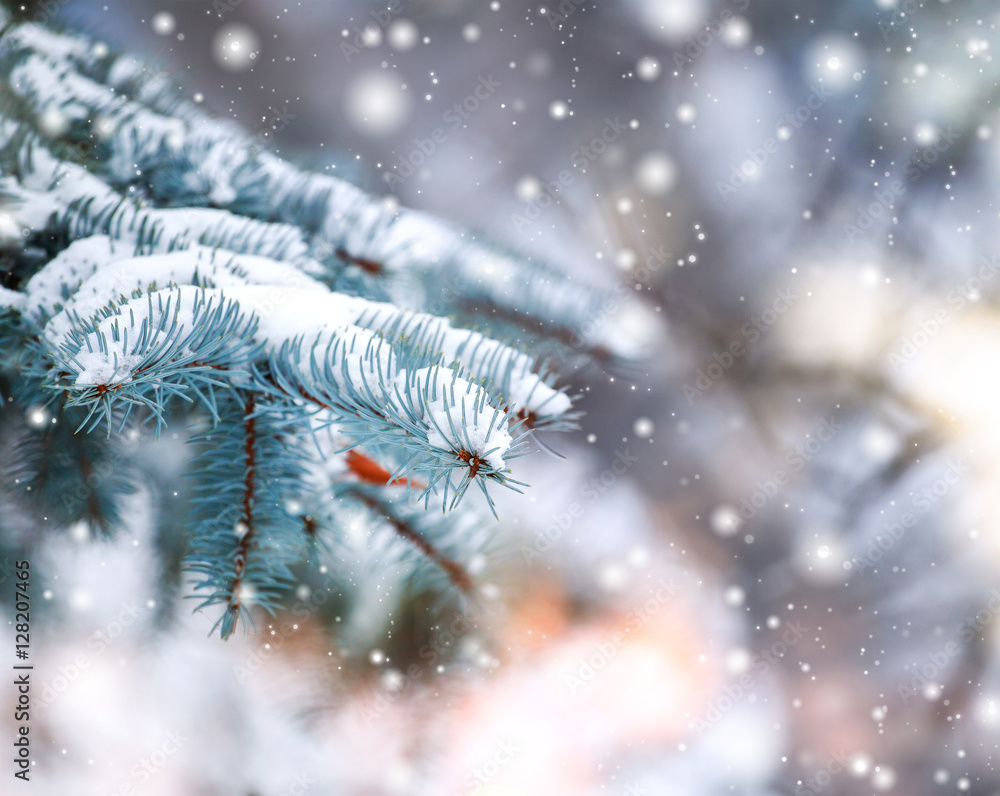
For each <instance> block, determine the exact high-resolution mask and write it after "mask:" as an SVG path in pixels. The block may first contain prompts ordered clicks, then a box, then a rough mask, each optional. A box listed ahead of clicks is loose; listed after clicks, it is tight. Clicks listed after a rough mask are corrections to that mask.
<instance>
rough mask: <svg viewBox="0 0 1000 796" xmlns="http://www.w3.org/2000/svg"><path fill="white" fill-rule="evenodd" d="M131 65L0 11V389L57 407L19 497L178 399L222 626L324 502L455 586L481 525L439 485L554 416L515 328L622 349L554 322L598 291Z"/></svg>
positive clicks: (105, 507) (82, 464)
mask: <svg viewBox="0 0 1000 796" xmlns="http://www.w3.org/2000/svg"><path fill="white" fill-rule="evenodd" d="M144 69H146V67H144V66H143V65H142V64H141V63H140V62H138V61H136V60H135V59H133V58H131V57H129V56H122V55H116V54H113V53H111V52H110V50H109V49H108V48H107V47H106V46H105V45H103V44H100V43H94V42H91V41H89V40H88V39H86V38H85V37H81V36H76V35H70V34H64V33H57V32H54V31H51V30H48V29H46V28H44V27H40V26H38V25H34V24H30V23H29V24H8V25H6V26H5V27H4V28H3V30H2V32H0V72H2V73H3V75H4V77H5V80H4V81H3V82H2V83H0V198H2V201H3V213H2V214H0V248H2V251H3V261H2V262H3V264H2V271H0V277H2V284H0V339H2V341H3V344H4V349H5V351H4V358H3V361H2V365H0V389H2V391H3V395H4V399H5V403H4V404H3V405H2V409H0V412H11V411H14V412H20V413H22V416H24V415H25V414H27V415H28V416H30V417H36V416H37V417H39V418H41V420H40V421H39V426H40V427H41V425H42V424H47V423H49V420H50V418H51V421H53V422H54V423H55V424H56V425H55V428H57V429H58V430H59V433H53V432H52V431H51V429H49V428H48V426H46V427H45V429H44V431H36V430H35V429H28V430H26V431H25V432H24V435H25V436H24V439H25V440H26V443H25V445H26V447H25V450H27V449H28V448H30V449H31V450H32V451H33V452H32V453H31V461H37V460H39V457H44V456H46V455H49V454H52V453H54V452H55V446H62V448H63V449H64V450H60V451H59V453H60V456H61V457H62V458H61V462H62V464H61V465H60V466H61V468H62V469H61V470H60V471H59V473H60V474H59V475H58V478H56V476H55V475H54V471H53V469H52V468H44V467H35V468H33V469H32V467H27V465H26V467H27V469H26V470H25V472H26V473H27V475H26V477H25V482H26V483H28V484H29V485H31V488H32V489H33V499H36V500H41V498H40V497H39V496H43V495H44V496H48V498H47V499H52V495H53V491H54V490H58V489H59V488H60V486H59V485H60V484H65V483H68V482H69V481H71V480H72V478H73V475H72V474H73V473H74V472H75V471H79V472H82V473H84V477H86V473H87V472H89V469H88V468H93V467H94V466H95V462H98V463H100V462H101V461H102V460H101V456H102V455H104V454H101V453H98V452H96V451H95V450H94V449H93V448H94V446H95V445H97V444H98V443H100V444H101V445H103V446H104V447H106V448H107V447H109V446H112V445H114V444H115V439H116V438H121V436H122V432H125V434H126V435H129V438H132V437H133V436H134V435H135V434H136V433H137V430H138V428H139V426H137V423H140V424H141V423H144V422H146V421H152V422H153V423H154V425H155V428H156V431H157V433H159V431H160V430H162V429H163V428H166V427H171V428H176V423H177V422H178V421H180V420H183V421H185V422H189V423H190V424H193V426H194V427H197V428H198V429H199V431H198V433H196V434H195V435H194V436H193V437H191V438H190V442H191V443H192V444H193V445H194V446H195V449H196V451H197V452H196V454H195V455H194V456H193V457H191V458H190V461H189V463H188V470H189V472H190V473H191V475H193V477H194V478H195V488H194V489H195V494H194V498H195V505H196V509H195V511H194V512H193V513H192V516H191V517H189V519H188V527H189V531H188V536H189V538H188V544H187V547H188V559H187V561H188V571H189V572H191V573H193V575H194V577H195V580H196V583H195V592H196V593H198V594H200V595H201V598H202V603H201V605H202V606H213V605H221V606H222V607H223V612H222V615H221V616H220V618H219V624H220V626H221V630H222V634H223V636H228V635H229V634H230V633H231V632H232V631H233V630H234V628H235V627H237V626H238V625H239V624H240V623H245V622H246V621H247V620H248V619H252V614H251V613H248V610H247V609H249V608H250V607H252V606H258V607H260V608H263V609H265V610H273V609H275V608H276V607H277V606H278V605H279V604H280V600H281V599H282V597H283V595H284V592H285V590H286V589H287V587H288V586H289V584H291V583H292V580H293V579H292V575H291V573H292V570H293V568H294V567H296V566H298V565H299V564H300V563H301V562H302V561H303V560H305V559H307V558H310V557H312V558H315V555H314V554H315V553H316V551H317V549H318V547H319V548H327V549H329V548H331V547H335V546H336V544H337V539H338V537H339V536H340V535H342V534H343V533H344V527H343V525H344V521H343V516H344V511H345V509H344V507H345V506H353V507H355V509H356V510H358V511H361V512H363V513H364V514H365V516H366V517H367V518H368V520H367V521H368V522H369V523H372V524H373V525H381V526H383V527H384V528H386V529H389V530H391V531H392V533H393V535H394V536H395V537H396V538H397V540H402V542H403V543H405V544H407V545H408V546H409V548H410V549H412V550H413V551H415V552H416V554H418V555H420V556H422V557H423V558H424V559H425V560H426V561H427V562H429V564H430V565H431V566H432V567H433V568H434V569H436V570H437V571H438V572H440V573H443V574H444V576H445V579H446V580H447V581H448V582H449V583H451V584H452V585H453V586H457V587H458V588H460V589H461V590H468V589H469V588H470V583H471V582H470V580H469V575H468V573H467V572H466V571H465V570H464V569H463V567H462V564H461V560H462V559H467V558H468V557H469V556H471V555H472V554H474V553H475V552H477V551H478V549H479V547H480V545H481V542H482V539H481V538H480V536H479V535H477V534H476V533H474V532H472V530H471V529H472V528H476V527H481V524H480V523H477V522H472V523H470V522H469V521H468V517H470V516H475V513H476V509H475V508H471V509H470V508H469V506H468V503H467V502H461V501H462V498H463V497H464V496H465V495H466V493H467V492H468V490H469V489H470V488H473V490H474V491H476V492H480V493H481V495H482V496H484V499H485V503H486V504H487V505H488V506H489V507H490V508H491V509H493V501H492V498H491V495H490V491H489V489H490V485H491V484H492V485H493V486H496V485H500V486H507V487H511V488H517V487H518V486H522V485H521V484H520V483H519V482H517V481H516V480H515V479H514V473H513V471H512V463H513V462H515V460H516V459H517V457H518V456H521V455H523V454H524V453H526V452H527V451H528V447H529V445H530V438H531V436H532V435H533V434H534V433H535V432H537V431H539V430H543V429H544V430H565V429H569V428H573V427H574V419H575V417H576V413H575V411H574V410H573V408H572V405H571V400H570V398H569V397H568V396H567V394H566V392H565V390H564V389H559V388H557V387H556V381H555V376H554V374H551V373H549V372H548V369H547V366H546V364H545V363H543V362H540V361H539V360H538V359H537V357H536V356H533V355H532V354H529V353H527V350H528V348H529V346H530V347H531V349H532V350H535V347H534V341H535V340H536V339H554V340H556V341H558V342H560V344H561V345H563V346H564V347H566V348H569V349H574V350H575V352H578V351H581V350H589V351H591V352H592V353H595V352H599V353H601V354H602V355H607V356H611V357H614V356H616V355H624V354H625V353H626V352H625V350H624V349H621V348H619V347H617V346H618V343H617V342H616V340H615V339H614V338H611V337H607V332H606V330H607V328H610V327H609V326H603V327H599V329H601V331H595V332H593V333H592V334H591V335H590V336H589V337H586V339H585V336H582V335H579V334H578V333H577V332H578V330H579V328H580V326H581V323H582V322H583V321H584V320H585V319H587V318H588V317H592V316H593V315H594V314H595V313H596V312H597V308H598V307H599V306H600V304H601V301H602V296H601V295H600V294H599V293H597V292H595V291H593V290H591V289H589V288H586V287H582V286H580V285H575V284H573V283H571V282H568V281H567V280H566V279H564V278H562V277H560V276H558V275H557V274H556V272H554V271H552V270H549V269H545V268H543V267H540V266H539V265H537V264H534V263H531V262H528V261H525V260H522V259H519V258H516V257H514V256H511V255H506V254H502V253H500V252H499V251H497V250H494V249H491V248H488V247H486V246H484V245H481V244H470V243H468V242H467V241H466V238H465V236H464V233H462V231H461V230H458V229H456V228H454V227H452V226H451V225H449V224H446V223H444V222H441V221H438V220H437V219H434V218H431V217H429V216H426V215H424V214H421V213H417V212H413V211H405V210H400V209H399V208H398V207H396V206H395V203H394V202H391V201H384V200H382V199H379V198H376V197H371V196H368V195H366V194H364V193H363V192H362V191H360V190H358V189H357V188H355V187H354V186H351V185H349V184H347V183H345V182H343V181H341V180H338V179H335V178H333V177H330V176H327V175H319V174H310V173H307V172H303V171H301V170H299V169H297V168H296V167H294V166H292V165H290V164H288V163H286V162H284V161H282V160H280V159H279V158H277V157H276V156H274V155H273V154H271V153H269V152H267V151H265V150H264V148H263V147H262V146H261V142H260V139H259V137H253V136H250V135H248V134H247V133H245V132H243V131H242V130H240V129H239V128H237V127H236V126H235V125H234V124H232V123H231V122H219V121H216V120H213V119H211V118H209V117H207V116H206V115H205V114H204V113H203V112H202V111H201V109H200V108H198V107H197V106H196V105H195V104H193V103H190V102H187V101H186V100H184V99H183V98H182V97H180V95H178V94H177V93H176V92H175V91H174V90H173V88H172V86H171V83H170V82H169V81H167V80H165V79H162V77H161V76H160V75H159V74H158V73H155V72H153V73H148V74H151V75H152V77H149V78H148V79H147V77H145V75H147V73H144V71H143V70H144ZM442 285H445V286H446V287H447V290H444V291H442V290H441V286H442ZM508 285H514V286H515V287H513V288H510V287H508ZM435 289H436V290H438V291H439V292H440V294H441V296H440V298H438V297H435V295H434V290H435ZM429 307H432V308H433V310H434V311H433V312H427V311H426V309H428V308H429ZM442 316H447V317H442ZM449 318H451V320H449ZM497 318H500V319H502V320H503V323H502V324H497V323H495V319H497ZM457 319H462V320H464V321H467V322H469V323H472V324H474V325H475V327H476V329H475V330H473V329H469V328H463V327H462V325H461V324H460V323H458V322H457ZM542 321H545V323H542ZM519 324H520V326H521V327H522V331H521V332H519V331H517V329H518V325H519ZM501 328H504V329H505V330H507V331H510V329H513V330H514V331H513V333H511V334H510V335H509V337H508V338H507V340H506V341H505V340H502V339H497V338H496V337H495V336H493V334H495V333H496V332H497V331H498V330H499V329H501ZM522 332H523V333H522ZM98 428H100V429H102V430H103V433H101V432H98V433H93V434H91V433H90V432H92V431H94V430H95V429H98ZM72 431H78V432H79V433H78V434H77V435H75V436H73V435H72V434H71V432H72ZM67 434H69V437H67ZM109 435H111V439H110V440H109V439H107V437H108V436H109ZM67 438H81V439H87V440H89V442H88V445H87V446H79V445H77V446H72V445H68V444H67ZM125 464H126V460H125V459H122V458H121V457H118V456H117V454H115V458H114V464H113V465H111V464H109V465H107V466H108V467H109V468H110V469H111V470H112V471H116V468H117V471H122V472H123V471H124V469H125ZM101 466H105V465H104V464H102V465H101ZM74 468H75V469H74ZM130 488H131V486H130V481H129V479H128V478H122V477H117V476H116V477H114V478H110V477H107V478H103V479H99V481H98V482H97V485H96V486H95V487H94V488H93V489H92V493H93V494H92V495H89V496H88V498H87V499H86V500H83V501H76V502H74V501H72V500H71V501H68V502H67V503H66V505H65V506H64V509H65V510H64V511H63V512H62V513H61V514H60V515H59V521H60V523H63V524H69V523H72V522H77V521H80V520H81V519H82V520H85V521H86V522H88V524H90V525H91V526H92V527H95V528H110V527H113V526H114V525H116V524H117V523H118V518H117V515H115V508H114V506H115V503H116V499H118V498H120V497H121V495H122V494H123V493H124V492H125V491H126V490H128V489H130ZM432 499H433V500H434V501H435V502H436V501H440V505H441V507H442V508H443V509H444V510H445V516H444V517H442V516H441V514H440V512H438V516H437V518H436V519H433V518H432V514H433V512H428V511H427V509H428V508H429V505H430V502H431V500H432ZM460 503H461V505H460ZM452 512H454V514H453V513H452ZM470 512H471V513H470ZM494 513H495V511H494ZM456 528H459V529H461V532H456V530H455V529H456Z"/></svg>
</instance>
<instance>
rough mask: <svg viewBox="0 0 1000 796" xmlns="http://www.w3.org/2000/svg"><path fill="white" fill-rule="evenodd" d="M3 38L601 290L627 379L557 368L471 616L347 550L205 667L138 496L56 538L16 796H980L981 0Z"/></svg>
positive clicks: (759, 4) (113, 27)
mask: <svg viewBox="0 0 1000 796" xmlns="http://www.w3.org/2000/svg"><path fill="white" fill-rule="evenodd" d="M387 9H388V10H387ZM25 13H26V14H28V15H29V16H31V15H41V18H42V19H43V20H44V21H46V22H48V23H52V24H57V25H66V26H70V27H73V28H76V29H80V30H83V31H85V32H88V33H90V34H91V35H94V36H96V37H99V38H101V39H102V40H104V41H106V42H108V43H109V44H110V45H112V46H114V47H121V48H124V49H127V50H132V51H135V52H137V53H139V54H141V55H143V56H145V57H150V58H152V59H154V60H155V61H156V63H158V64H159V66H160V67H161V68H162V69H163V70H164V72H165V73H167V74H170V75H176V76H177V78H178V79H179V80H181V81H183V83H184V84H185V90H186V92H187V93H188V96H189V97H191V98H193V99H194V100H195V101H197V102H199V103H201V104H202V105H203V107H204V108H205V109H207V110H208V111H209V112H211V113H213V114H216V115H219V116H222V117H231V118H233V119H234V120H236V121H237V122H238V123H239V124H241V125H242V126H243V127H244V128H245V129H247V130H248V131H250V132H251V134H253V135H257V136H259V139H260V141H261V143H262V145H263V146H266V147H269V148H272V149H273V150H275V151H277V152H279V153H280V154H281V155H282V157H284V158H286V159H290V160H292V161H294V162H297V163H299V164H303V165H306V166H309V167H311V168H313V169H314V170H317V171H324V170H327V171H328V172H329V173H332V174H334V175H336V176H339V177H342V178H345V179H348V180H350V181H352V182H354V183H355V184H357V185H359V186H360V187H362V188H364V189H365V190H368V191H370V192H372V193H375V194H385V195H392V196H395V197H397V198H398V200H399V202H400V203H401V204H403V205H407V206H410V207H416V208H419V209H421V210H424V211H428V212H431V213H434V214H436V215H439V216H441V217H445V218H448V219H452V220H454V221H457V222H459V223H461V224H463V225H465V226H466V227H467V228H469V229H471V230H474V231H475V234H476V235H477V237H481V238H485V239H489V240H493V241H496V242H498V243H500V244H503V245H504V246H506V247H509V248H510V249H512V250H514V251H517V252H520V253H521V254H524V255H525V256H530V257H533V258H536V259H539V260H544V261H547V262H549V263H551V264H553V265H554V266H555V267H557V268H559V269H560V270H562V271H564V272H565V273H567V274H569V275H571V276H572V278H573V280H574V281H581V282H586V283H592V284H596V285H599V286H601V287H603V288H604V289H605V290H607V291H608V293H609V295H611V296H612V297H613V298H612V300H611V301H610V303H609V304H608V305H607V307H606V308H605V310H604V311H602V312H601V313H598V314H597V315H596V316H595V317H594V318H593V323H594V324H595V325H598V326H599V325H606V326H607V327H608V328H610V329H615V330H616V333H620V334H622V335H625V336H627V338H628V339H629V340H631V341H633V343H634V346H635V349H636V352H637V354H639V357H640V358H639V360H638V364H635V365H630V366H627V367H624V368H610V367H607V366H605V365H603V364H602V363H600V362H597V363H593V362H590V363H588V362H585V361H583V360H582V358H581V362H580V363H579V369H578V370H577V372H575V373H573V374H571V375H570V376H569V377H568V378H566V381H567V382H569V383H571V384H572V385H573V386H574V387H576V388H578V389H581V390H584V391H585V392H584V396H583V398H582V400H581V402H580V406H581V408H583V409H585V410H586V412H587V414H586V416H585V417H584V418H583V420H582V421H581V422H582V429H581V430H580V431H579V432H578V433H576V434H574V435H560V436H559V437H558V438H556V439H554V440H552V441H551V443H552V445H553V446H554V447H555V448H556V449H557V450H559V451H560V452H561V453H562V454H563V455H565V457H566V458H565V459H564V460H557V459H554V458H552V457H550V456H548V455H547V454H546V453H544V452H539V453H536V454H535V455H533V456H531V457H527V458H526V459H524V460H522V462H521V471H520V476H521V477H523V479H524V480H526V481H528V482H529V483H530V484H531V487H530V489H529V490H527V494H526V495H525V496H518V495H498V513H499V515H500V522H499V523H498V524H497V523H495V521H493V520H489V522H490V523H491V525H490V529H491V530H492V531H493V542H492V544H491V546H490V547H489V548H488V553H487V554H486V555H484V557H483V559H482V561H480V562H479V565H480V566H479V567H478V570H477V572H476V573H475V575H476V578H477V582H478V583H479V589H480V592H481V597H482V600H481V601H480V602H479V603H478V604H477V605H476V606H474V607H468V608H462V607H456V606H451V605H449V606H448V607H447V608H445V609H441V607H440V606H437V607H434V608H428V607H427V606H426V605H424V604H422V603H421V601H420V599H421V598H420V595H414V594H413V593H412V592H410V591H408V590H407V588H406V587H405V584H406V582H407V581H406V578H405V572H402V571H401V570H399V569H397V568H394V567H393V565H392V562H391V561H384V562H383V566H381V567H380V568H378V569H376V570H373V571H371V572H370V573H368V574H367V575H366V576H365V577H363V578H362V577H358V578H357V579H356V580H355V581H354V582H352V583H350V584H342V583H327V584H312V586H311V587H305V588H303V590H302V591H301V594H300V596H299V600H300V601H299V603H298V604H297V605H296V607H295V609H294V610H293V611H292V612H291V616H288V617H281V618H280V620H279V621H277V622H276V623H275V626H274V627H275V628H277V629H274V628H272V629H267V628H262V629H261V633H260V634H258V635H250V636H244V635H243V634H242V633H238V634H237V635H236V636H234V637H233V638H232V639H230V640H229V641H227V642H222V641H220V640H219V638H218V637H217V636H216V635H212V636H209V637H207V634H208V632H209V629H210V628H211V626H212V622H213V621H214V619H213V618H211V617H207V616H204V615H202V614H194V615H191V614H190V611H189V606H188V604H187V603H184V601H183V600H181V599H180V596H179V595H174V598H175V599H174V603H175V604H169V605H164V604H163V603H162V600H163V597H162V595H161V593H160V592H159V590H158V589H157V583H158V582H159V581H160V580H161V579H163V578H164V577H165V576H166V574H167V573H164V572H163V571H161V570H162V567H163V566H164V562H165V561H170V560H172V559H171V555H172V554H173V552H174V551H170V550H162V549H157V548H156V547H155V546H154V545H150V544H147V543H146V542H148V534H149V525H150V522H149V518H148V517H147V516H145V515H144V513H143V512H144V511H146V510H148V509H144V508H143V504H141V502H140V503H137V508H136V511H135V517H134V520H133V522H132V523H131V527H130V533H128V534H121V535H119V536H117V537H115V538H114V539H113V540H110V541H105V542H100V543H95V542H93V541H91V540H90V539H89V538H87V533H86V532H85V531H84V532H81V533H79V534H73V533H69V534H65V535H62V536H60V537H58V538H53V539H51V540H50V541H49V542H47V543H46V546H45V547H44V549H43V550H42V551H41V552H40V553H37V554H36V556H37V557H38V566H39V568H41V567H42V565H43V564H44V566H45V568H46V569H45V571H46V573H47V575H46V577H47V580H46V589H47V591H46V594H47V597H46V598H45V599H46V602H47V605H46V607H45V613H44V614H40V615H39V618H37V619H36V620H35V621H36V627H35V630H36V633H39V634H41V637H42V638H43V640H42V641H40V642H38V643H37V644H36V651H35V656H36V659H37V664H38V672H37V677H38V680H37V681H36V682H37V683H43V684H45V686H46V687H48V688H49V690H48V691H43V690H41V689H40V690H39V691H38V692H36V694H37V695H38V696H39V697H41V701H42V702H44V705H40V706H39V707H40V709H39V711H38V716H37V718H36V719H35V720H34V724H33V732H35V733H36V747H35V749H36V755H37V761H38V762H37V765H36V772H35V777H34V781H33V782H32V784H31V786H30V788H31V790H33V791H35V792H38V793H46V794H68V793H74V794H75V793H81V794H84V793H86V794H91V793H101V794H111V793H122V794H125V793H129V792H130V791H128V790H123V789H124V788H133V789H134V792H136V793H145V794H150V795H151V794H192V795H196V794H197V795H199V796H200V795H201V794H205V795H206V796H208V795H209V794H212V795H213V796H214V795H215V794H218V795H220V796H222V795H223V794H226V795H228V794H233V796H236V795H237V794H238V795H239V796H251V794H253V795H254V796H271V795H272V794H273V795H274V796H279V794H301V793H316V794H327V793H329V794H334V793H336V794H417V793H421V794H425V793H435V794H445V793H473V792H475V793H480V794H482V795H483V796H485V795H486V794H493V795H494V796H500V795H501V794H506V795H507V796H512V795H513V794H519V795H524V796H531V795H533V794H543V793H564V794H616V795H617V794H621V795H622V796H624V794H638V793H650V794H716V793H719V794H721V793H737V794H761V795H763V794H790V793H798V794H803V793H814V794H816V793H827V794H866V793H876V792H877V793H883V792H886V793H927V794H931V793H935V794H936V793H941V794H950V793H956V792H959V793H971V794H983V796H995V795H996V794H997V793H1000V777H998V773H997V753H998V747H997V741H998V738H1000V632H998V629H1000V622H997V621H995V620H996V618H997V614H998V612H1000V534H998V521H1000V498H998V494H1000V492H998V489H997V476H998V463H1000V458H998V456H1000V447H998V446H1000V423H998V421H997V417H998V413H997V410H996V406H997V403H998V398H1000V389H998V388H1000V377H998V375H997V368H998V366H1000V322H998V308H997V301H998V297H1000V289H998V288H1000V279H997V276H998V272H1000V260H998V259H997V258H998V257H1000V236H998V234H997V228H998V227H997V215H998V208H997V203H998V199H1000V194H998V190H997V186H998V185H1000V148H998V141H997V137H996V134H997V127H998V122H1000V119H998V117H997V115H998V109H997V107H996V96H997V81H996V74H997V73H996V66H995V62H994V56H993V53H994V52H995V50H994V48H995V47H997V46H1000V44H998V42H997V36H996V28H997V24H998V23H1000V9H998V8H997V6H996V5H995V4H994V3H991V2H975V1H974V0H967V1H966V2H938V0H925V2H923V3H922V4H918V3H916V2H915V1H914V0H897V1H896V2H894V1H893V0H856V1H854V0H852V1H846V0H845V2H793V1H792V0H728V1H726V2H709V1H708V0H622V1H621V2H615V3H611V2H579V3H577V2H575V1H573V2H571V1H570V0H564V1H563V2H562V3H561V5H560V4H557V3H552V4H547V3H537V2H533V3H529V4H521V3H514V2H510V0H498V1H494V2H492V3H491V2H487V1H484V2H474V3H473V2H462V1H461V0H412V2H410V1H408V0H401V2H399V3H397V4H395V5H393V6H389V7H385V6H383V5H380V4H378V3H365V2H356V1H355V0H341V1H340V2H336V3H322V2H318V0H303V1H302V2H297V3H291V2H289V3H283V2H271V1H270V0H245V2H239V0H191V1H190V2H175V3H167V2H164V0H159V1H158V2H145V0H127V1H126V0H108V2H105V3H102V2H99V1H98V2H94V1H93V0H87V1H86V2H84V1H83V0H80V1H77V0H68V1H67V2H63V3H60V2H57V1H53V2H48V3H36V4H34V5H31V6H29V7H27V8H26V11H25ZM477 91H478V94H477ZM456 120H457V121H456ZM626 295H627V296H628V297H629V298H628V300H626ZM633 297H634V298H635V299H636V300H633ZM164 442H165V443H166V444H168V445H169V440H165V441H161V443H157V445H161V447H159V448H156V447H153V446H150V448H149V449H148V450H146V451H139V452H138V455H139V456H140V457H141V456H143V455H145V456H147V457H148V458H149V459H150V460H154V459H156V458H157V457H160V456H161V454H160V453H159V452H158V451H162V450H163V448H162V444H163V443H164ZM150 466H153V464H150ZM144 535H145V536H144ZM9 571H10V570H9V567H6V568H5V570H4V573H3V574H4V577H5V579H6V580H5V582H6V583H7V584H8V585H9V584H10V583H11V580H10V575H9ZM317 595H323V596H322V597H321V598H320V597H318V596H317ZM345 595H346V596H345ZM348 597H349V599H348ZM4 599H5V600H7V599H8V597H5V598H4ZM428 617H433V618H432V619H428ZM285 620H289V621H290V622H293V623H294V629H293V630H291V631H289V632H285V631H283V630H282V629H281V628H282V627H285V628H287V627H289V625H288V624H285V625H282V622H285ZM338 627H339V628H340V629H338ZM272 631H273V632H272ZM626 631H628V632H627V633H626ZM3 635H4V640H3V645H4V647H5V648H9V644H8V642H10V643H12V642H11V639H10V638H8V636H12V631H8V630H5V631H4V633H3ZM36 687H37V686H36ZM5 698H6V697H5ZM3 721H4V722H8V721H9V717H8V716H7V714H6V712H5V714H4V719H3ZM0 726H5V725H3V724H2V723H0ZM39 739H43V740H42V742H41V743H40V742H39ZM149 761H153V762H149ZM136 772H138V773H136Z"/></svg>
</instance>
